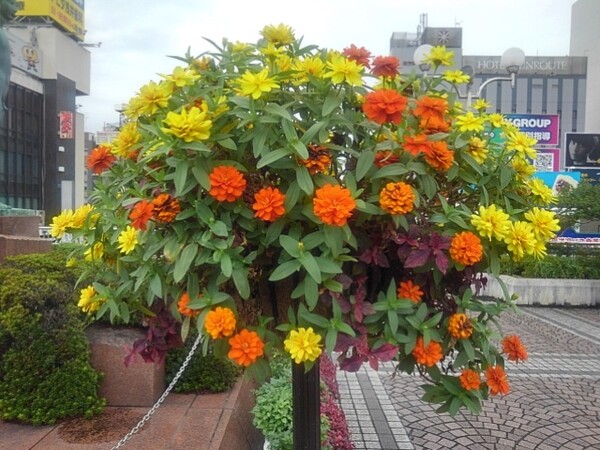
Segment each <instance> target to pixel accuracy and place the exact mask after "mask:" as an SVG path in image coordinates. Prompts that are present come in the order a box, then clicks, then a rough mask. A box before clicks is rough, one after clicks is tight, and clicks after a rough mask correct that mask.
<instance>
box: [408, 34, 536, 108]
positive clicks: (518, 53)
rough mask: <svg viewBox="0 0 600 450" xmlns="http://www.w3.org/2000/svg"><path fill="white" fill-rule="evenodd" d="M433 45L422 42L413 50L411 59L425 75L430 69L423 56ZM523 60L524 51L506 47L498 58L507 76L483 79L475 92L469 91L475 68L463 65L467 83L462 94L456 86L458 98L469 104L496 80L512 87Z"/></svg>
mask: <svg viewBox="0 0 600 450" xmlns="http://www.w3.org/2000/svg"><path fill="white" fill-rule="evenodd" d="M432 48H433V47H432V46H431V45H429V44H423V45H421V46H420V47H417V49H416V50H415V53H414V56H413V60H414V62H415V65H417V66H418V67H419V69H421V71H422V72H423V73H424V74H425V76H427V72H428V71H429V70H430V69H431V64H430V63H429V62H427V61H426V59H425V57H426V55H428V54H429V52H430V51H431V49H432ZM524 62H525V52H523V50H521V49H520V48H517V47H511V48H509V49H507V50H506V51H505V52H504V53H503V54H502V57H501V58H500V67H501V68H503V69H506V71H507V72H508V76H507V77H494V78H490V79H489V80H485V81H484V82H483V83H481V86H479V88H478V89H477V93H473V92H471V87H472V85H473V73H474V72H475V70H474V69H473V67H472V66H465V67H463V68H462V71H463V72H464V73H465V74H466V75H469V83H468V84H467V93H466V94H463V93H461V92H460V90H458V88H457V94H458V97H459V98H466V99H467V105H470V104H471V102H472V101H473V99H478V98H481V93H482V92H483V90H484V89H485V87H486V86H487V85H488V84H490V83H495V82H498V81H510V86H511V88H513V89H514V87H515V81H516V77H517V73H518V72H519V68H520V67H521V66H522V65H523V63H524Z"/></svg>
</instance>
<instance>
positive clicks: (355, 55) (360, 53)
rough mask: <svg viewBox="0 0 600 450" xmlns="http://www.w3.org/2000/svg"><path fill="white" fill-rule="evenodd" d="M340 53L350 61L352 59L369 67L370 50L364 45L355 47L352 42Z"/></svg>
mask: <svg viewBox="0 0 600 450" xmlns="http://www.w3.org/2000/svg"><path fill="white" fill-rule="evenodd" d="M342 53H343V54H344V56H345V57H346V58H348V59H349V60H350V61H354V62H355V63H357V64H362V65H363V66H365V67H366V68H367V69H368V68H369V67H371V66H370V64H369V58H370V57H371V52H370V51H369V50H367V49H366V48H364V47H357V46H356V45H354V44H352V45H350V47H346V48H345V49H344V51H343V52H342Z"/></svg>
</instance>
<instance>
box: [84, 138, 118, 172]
mask: <svg viewBox="0 0 600 450" xmlns="http://www.w3.org/2000/svg"><path fill="white" fill-rule="evenodd" d="M116 159H117V158H116V157H115V155H113V153H112V151H111V150H110V148H109V147H106V146H104V145H99V146H98V147H96V148H94V149H93V150H92V151H91V152H90V154H89V155H88V157H87V160H86V163H87V164H86V165H87V168H88V169H90V170H91V171H92V172H94V173H95V174H98V173H102V172H104V171H105V170H106V169H108V168H110V166H112V163H113V162H115V160H116Z"/></svg>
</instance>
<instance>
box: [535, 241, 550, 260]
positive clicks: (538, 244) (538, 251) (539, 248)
mask: <svg viewBox="0 0 600 450" xmlns="http://www.w3.org/2000/svg"><path fill="white" fill-rule="evenodd" d="M531 254H532V255H533V257H534V258H536V259H542V258H545V257H546V256H548V250H547V249H546V243H545V242H544V241H540V240H539V239H536V241H535V243H534V245H533V251H532V252H531Z"/></svg>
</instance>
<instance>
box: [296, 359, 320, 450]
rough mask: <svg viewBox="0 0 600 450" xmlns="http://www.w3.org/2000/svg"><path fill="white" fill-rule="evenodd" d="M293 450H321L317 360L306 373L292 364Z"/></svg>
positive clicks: (300, 366)
mask: <svg viewBox="0 0 600 450" xmlns="http://www.w3.org/2000/svg"><path fill="white" fill-rule="evenodd" d="M292 366H293V367H292V393H293V395H292V401H293V405H294V406H293V409H294V414H293V421H294V423H293V428H294V450H321V393H320V391H321V390H320V377H319V360H318V359H317V361H316V362H315V365H314V366H313V367H312V368H311V369H310V370H309V371H308V372H305V371H304V364H295V363H292Z"/></svg>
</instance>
